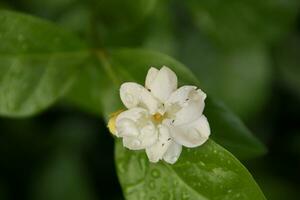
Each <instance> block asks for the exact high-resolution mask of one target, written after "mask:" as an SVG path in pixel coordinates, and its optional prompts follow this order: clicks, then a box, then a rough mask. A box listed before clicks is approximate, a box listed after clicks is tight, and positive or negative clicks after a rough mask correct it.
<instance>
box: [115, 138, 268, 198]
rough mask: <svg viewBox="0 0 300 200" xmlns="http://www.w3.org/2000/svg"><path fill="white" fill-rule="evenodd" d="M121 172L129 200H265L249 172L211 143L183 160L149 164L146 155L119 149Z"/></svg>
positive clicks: (186, 152) (185, 154)
mask: <svg viewBox="0 0 300 200" xmlns="http://www.w3.org/2000/svg"><path fill="white" fill-rule="evenodd" d="M115 155H116V163H117V171H118V175H119V178H120V182H121V185H122V186H123V192H124V195H125V197H126V199H130V200H134V199H160V200H163V199H199V200H208V199H210V200H217V199H218V200H219V199H222V200H234V199H245V200H247V199H249V200H253V199H255V200H261V199H265V197H264V195H263V193H262V192H261V190H260V188H259V187H258V185H257V184H256V183H255V181H254V180H253V178H252V176H251V175H250V173H249V172H248V171H247V169H246V168H244V167H243V165H242V164H241V163H240V162H239V161H238V160H237V159H236V158H235V157H234V156H233V155H232V154H230V153H229V152H228V151H226V150H225V149H223V148H222V147H220V146H219V145H217V144H216V143H214V142H213V141H212V140H209V141H208V142H206V143H205V144H204V145H202V146H201V147H199V148H194V149H184V150H183V152H182V154H181V156H180V158H179V160H178V161H177V162H176V163H175V164H174V165H170V164H167V163H165V162H159V163H156V164H153V163H149V161H148V159H147V157H146V155H145V153H144V152H137V151H130V150H126V149H125V148H124V147H123V146H122V144H121V142H120V141H119V142H117V146H116V149H115Z"/></svg>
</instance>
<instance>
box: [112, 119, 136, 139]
mask: <svg viewBox="0 0 300 200" xmlns="http://www.w3.org/2000/svg"><path fill="white" fill-rule="evenodd" d="M116 130H117V131H116V136H118V137H133V136H138V135H139V134H140V131H139V130H138V128H137V126H136V124H135V122H134V121H133V120H131V119H128V118H123V119H121V120H119V121H118V123H117V124H116Z"/></svg>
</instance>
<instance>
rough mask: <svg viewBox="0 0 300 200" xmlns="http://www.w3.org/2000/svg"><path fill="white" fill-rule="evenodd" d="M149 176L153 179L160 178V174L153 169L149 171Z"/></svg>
mask: <svg viewBox="0 0 300 200" xmlns="http://www.w3.org/2000/svg"><path fill="white" fill-rule="evenodd" d="M151 175H152V177H153V178H159V177H160V172H159V171H158V170H157V169H153V170H152V171H151Z"/></svg>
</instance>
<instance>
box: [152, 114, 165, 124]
mask: <svg viewBox="0 0 300 200" xmlns="http://www.w3.org/2000/svg"><path fill="white" fill-rule="evenodd" d="M152 119H153V121H155V122H156V123H160V122H161V121H162V120H163V116H162V115H161V114H160V113H155V114H154V115H152Z"/></svg>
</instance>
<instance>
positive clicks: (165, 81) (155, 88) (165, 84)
mask: <svg viewBox="0 0 300 200" xmlns="http://www.w3.org/2000/svg"><path fill="white" fill-rule="evenodd" d="M152 73H153V72H152ZM151 76H154V75H151ZM149 82H151V84H149V85H148V83H149ZM148 83H147V87H148V88H149V89H150V90H151V93H152V94H153V96H155V97H156V98H157V99H159V100H160V101H161V102H165V101H166V100H167V99H168V97H169V96H170V95H171V93H172V92H173V91H175V90H176V88H177V76H176V74H175V73H174V72H173V71H172V70H171V69H169V68H168V67H165V66H164V67H162V68H161V69H160V70H159V72H158V73H157V75H156V77H155V79H154V80H152V81H150V80H149V81H148Z"/></svg>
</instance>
